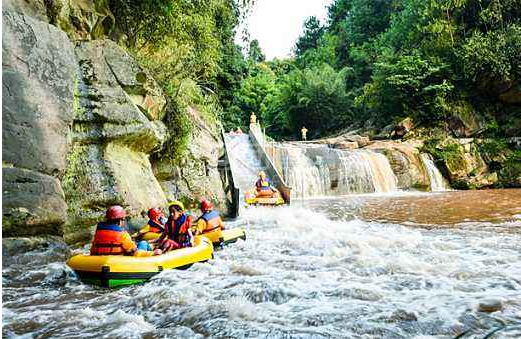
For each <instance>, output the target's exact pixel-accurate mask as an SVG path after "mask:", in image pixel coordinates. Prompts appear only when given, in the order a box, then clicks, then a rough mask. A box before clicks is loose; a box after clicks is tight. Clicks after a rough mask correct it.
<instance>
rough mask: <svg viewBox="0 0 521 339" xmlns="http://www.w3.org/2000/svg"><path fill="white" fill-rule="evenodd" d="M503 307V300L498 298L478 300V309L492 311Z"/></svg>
mask: <svg viewBox="0 0 521 339" xmlns="http://www.w3.org/2000/svg"><path fill="white" fill-rule="evenodd" d="M502 309H503V301H502V300H500V299H485V300H482V301H480V302H479V304H478V311H479V312H486V313H492V312H497V311H501V310H502Z"/></svg>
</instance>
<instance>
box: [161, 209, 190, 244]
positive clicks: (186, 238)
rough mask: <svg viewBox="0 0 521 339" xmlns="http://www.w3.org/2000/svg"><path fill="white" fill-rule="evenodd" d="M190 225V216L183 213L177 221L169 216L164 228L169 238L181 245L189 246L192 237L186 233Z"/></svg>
mask: <svg viewBox="0 0 521 339" xmlns="http://www.w3.org/2000/svg"><path fill="white" fill-rule="evenodd" d="M183 219H184V220H183ZM190 226H192V218H191V217H189V216H187V215H186V214H183V215H182V216H181V219H179V220H177V221H174V220H173V219H172V218H171V217H169V218H168V221H167V222H166V225H165V228H166V233H167V235H168V238H169V239H170V240H173V241H175V242H176V243H178V244H179V245H180V246H181V247H190V246H191V245H192V239H191V237H190V234H189V233H188V230H189V229H190Z"/></svg>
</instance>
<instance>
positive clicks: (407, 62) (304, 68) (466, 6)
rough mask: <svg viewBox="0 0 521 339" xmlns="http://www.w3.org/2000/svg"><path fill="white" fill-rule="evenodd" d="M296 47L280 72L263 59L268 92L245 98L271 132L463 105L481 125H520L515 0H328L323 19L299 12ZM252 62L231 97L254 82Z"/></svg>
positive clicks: (381, 121)
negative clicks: (258, 99)
mask: <svg viewBox="0 0 521 339" xmlns="http://www.w3.org/2000/svg"><path fill="white" fill-rule="evenodd" d="M294 53H295V58H293V59H288V60H286V63H287V64H286V65H285V70H284V71H282V72H281V71H280V69H279V68H278V67H277V66H276V64H274V63H267V65H269V66H270V68H271V69H272V70H273V71H274V73H275V78H273V77H271V76H270V80H269V83H270V91H269V93H271V94H270V95H269V98H270V99H269V100H268V99H267V97H268V96H267V97H266V98H265V99H264V100H263V101H262V105H260V104H259V105H253V106H248V105H243V106H242V109H244V110H256V111H259V112H263V115H261V116H262V117H263V118H264V119H266V123H267V124H268V126H269V128H268V132H271V133H272V134H273V135H275V136H277V135H278V136H284V137H287V136H292V135H293V136H297V134H298V133H297V132H298V130H299V128H300V126H301V125H306V126H309V127H311V128H310V130H311V131H312V133H316V134H317V135H321V134H326V133H331V132H332V131H334V130H335V129H342V128H344V127H346V125H347V124H352V123H358V124H364V123H366V122H367V121H373V123H375V124H376V127H383V126H384V125H385V124H388V123H390V122H392V121H393V120H395V119H398V118H404V117H412V118H414V120H415V121H416V122H417V123H418V124H424V125H439V126H444V124H445V122H446V121H448V120H450V119H452V118H458V117H459V115H460V114H467V115H468V114H471V115H474V116H476V118H477V119H478V120H481V121H486V123H485V124H484V126H483V128H482V132H483V133H485V134H486V133H489V134H490V135H494V134H505V133H507V134H510V135H514V134H516V133H517V134H519V128H515V126H519V120H520V118H519V112H520V108H519V107H520V106H519V105H521V93H520V91H519V88H520V83H521V65H520V60H521V0H501V1H500V0H431V1H424V0H403V1H398V0H335V1H333V3H332V4H331V5H330V7H329V8H328V18H327V22H326V23H325V24H321V23H320V22H319V21H318V20H317V19H316V18H315V17H310V18H308V19H307V20H306V21H305V23H304V26H303V33H302V35H301V36H300V37H299V39H298V40H297V42H296V44H295V46H294ZM249 68H250V71H248V74H247V75H246V76H245V78H244V80H243V83H242V84H243V86H245V87H244V88H242V87H241V91H238V92H236V99H235V100H236V102H240V101H241V100H242V99H239V97H242V96H245V97H249V96H250V95H253V93H254V92H255V90H253V88H252V81H253V80H250V77H254V78H256V77H257V75H256V74H257V73H255V71H251V68H252V67H249ZM253 68H255V66H253ZM255 81H260V79H258V78H256V80H255ZM255 81H253V82H255ZM258 85H259V86H261V84H260V83H259V84H258ZM261 87H262V86H261ZM248 93H250V94H248ZM463 108H464V109H463ZM239 111H240V110H238V111H237V114H243V115H244V117H243V118H242V119H241V121H247V119H246V116H247V115H249V113H250V112H239ZM516 116H517V118H516ZM516 119H517V120H516ZM275 125H284V127H275ZM447 128H448V127H447ZM311 136H312V134H311Z"/></svg>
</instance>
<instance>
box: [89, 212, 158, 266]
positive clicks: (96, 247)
mask: <svg viewBox="0 0 521 339" xmlns="http://www.w3.org/2000/svg"><path fill="white" fill-rule="evenodd" d="M126 217H127V213H126V212H125V209H124V208H123V207H121V206H119V205H114V206H111V207H109V208H108V209H107V212H106V213H105V221H102V222H99V223H98V225H97V226H96V232H95V234H94V239H93V240H92V247H91V249H90V254H91V255H135V256H151V255H153V254H154V253H152V252H148V251H143V250H140V249H138V246H136V244H135V243H134V242H133V241H132V238H131V237H130V234H129V233H128V232H127V231H126V229H125V226H126V220H125V219H126Z"/></svg>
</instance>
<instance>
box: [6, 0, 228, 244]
mask: <svg viewBox="0 0 521 339" xmlns="http://www.w3.org/2000/svg"><path fill="white" fill-rule="evenodd" d="M107 8H108V6H107V3H106V1H75V2H72V1H50V2H43V1H42V2H39V1H35V2H28V1H26V0H10V1H8V2H6V3H4V7H3V29H4V33H3V36H2V53H3V58H4V61H3V65H2V74H3V107H2V115H3V123H4V125H3V131H2V140H3V159H2V160H3V161H2V172H3V182H2V189H3V215H2V221H3V225H4V227H3V229H2V233H3V236H4V237H9V236H34V235H44V234H51V235H57V236H61V237H63V238H64V239H65V240H66V241H67V242H68V243H76V242H82V241H88V240H89V239H90V237H91V234H92V228H93V226H94V225H95V223H96V222H97V221H99V220H101V219H102V218H103V215H104V212H105V209H106V208H107V206H109V205H112V204H120V205H122V206H124V207H125V208H126V210H127V212H128V213H129V214H130V215H131V216H132V217H135V218H138V219H139V217H140V216H142V215H143V213H146V211H147V210H148V209H149V208H151V207H155V206H165V205H166V203H167V198H170V199H174V198H175V199H184V200H191V201H195V200H197V199H198V198H201V197H203V196H204V197H209V198H211V199H212V200H214V202H216V203H217V202H221V203H220V204H218V205H219V207H222V208H225V207H226V202H225V201H226V199H225V198H226V197H225V194H224V190H223V185H222V183H221V178H220V174H219V171H218V169H217V164H218V159H219V157H220V156H221V155H222V153H223V145H222V143H221V140H220V134H219V132H218V131H219V129H218V128H217V127H216V126H207V125H206V124H205V123H204V122H203V120H202V119H201V117H200V115H199V114H198V112H197V111H195V110H191V114H192V117H191V118H192V119H193V121H194V124H195V128H194V129H193V135H192V141H191V143H190V150H189V152H188V154H187V156H186V157H185V159H184V161H183V163H182V164H177V165H173V164H170V163H163V162H161V161H156V162H157V163H156V164H154V166H153V165H152V163H151V161H150V159H151V158H154V159H159V158H161V157H160V156H158V154H161V152H164V150H163V149H162V146H163V143H164V141H165V139H166V137H167V135H168V133H169V132H168V130H167V128H166V127H165V125H164V124H163V122H162V121H161V120H162V119H163V117H164V114H165V106H166V98H165V96H164V95H163V93H162V90H161V88H160V86H159V85H158V84H157V83H156V82H155V80H154V79H153V78H152V77H151V76H150V74H149V73H148V72H147V71H146V70H145V69H143V68H142V67H140V66H139V64H138V63H137V62H136V61H135V60H134V59H133V58H132V57H131V56H130V55H129V54H128V53H127V52H126V51H124V50H123V49H122V48H120V47H119V46H118V45H117V44H116V43H115V42H113V41H111V40H107V39H98V38H100V37H101V38H103V37H105V36H107V35H108V34H109V33H110V29H111V25H113V20H114V18H113V16H112V14H111V13H110V12H109V11H108V10H107ZM50 23H51V24H50ZM52 24H54V25H52ZM55 25H56V26H58V27H60V28H62V29H60V28H58V27H56V26H55ZM96 39H97V40H96ZM72 40H73V41H74V42H73V41H72ZM153 154H155V155H154V156H152V155H153ZM154 171H155V173H154ZM156 175H157V177H156ZM158 178H159V180H158ZM136 220H137V219H136Z"/></svg>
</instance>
